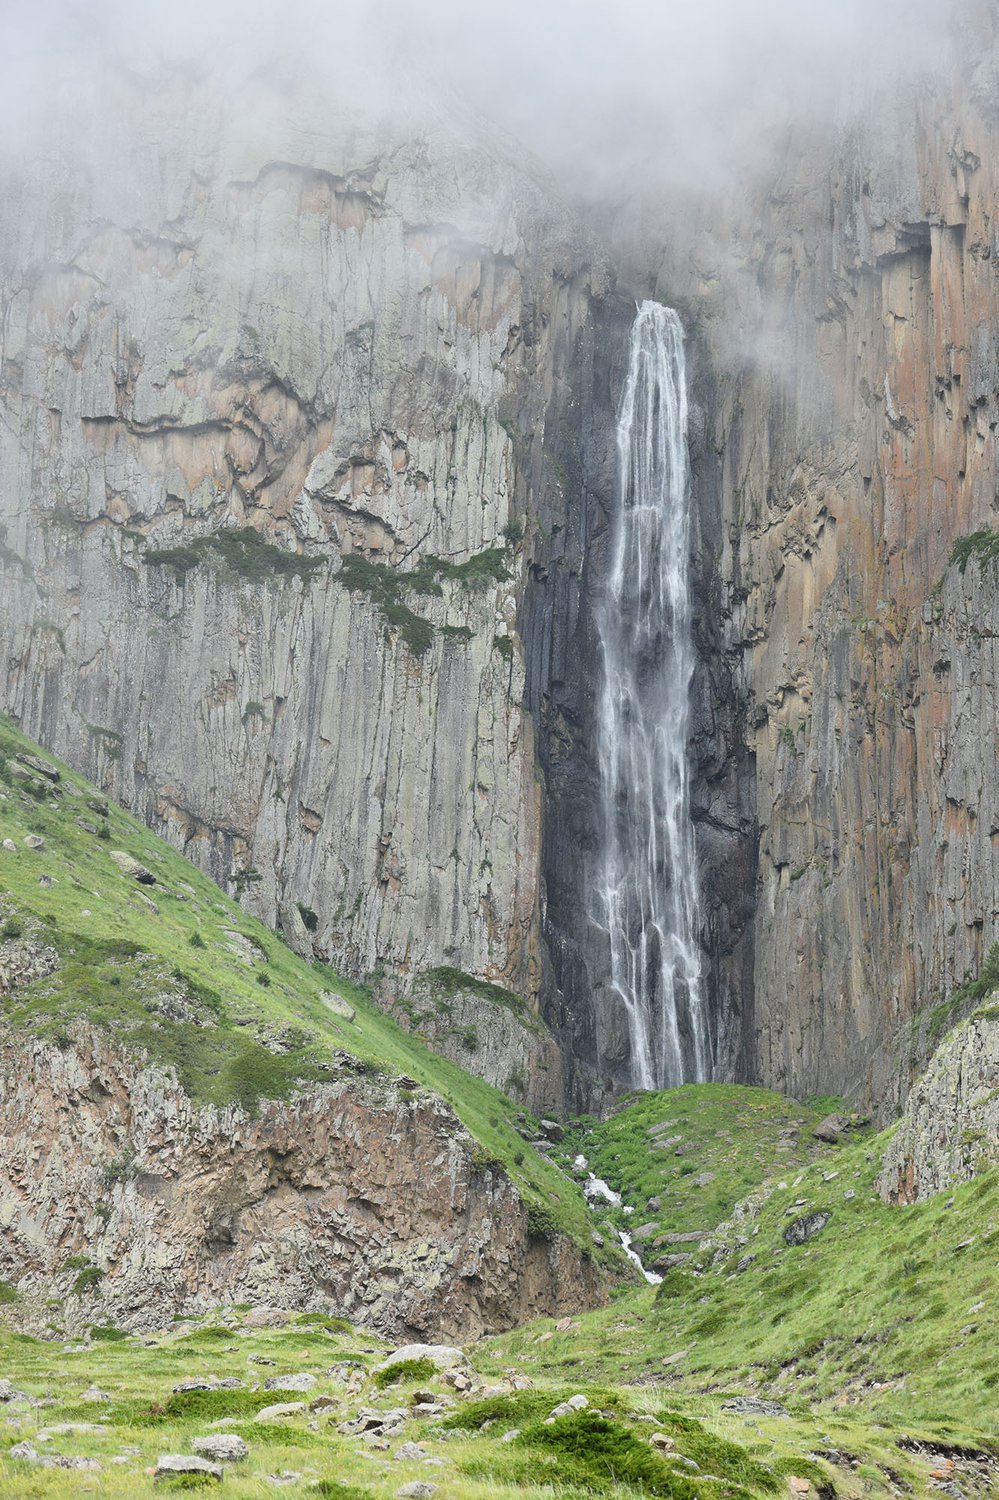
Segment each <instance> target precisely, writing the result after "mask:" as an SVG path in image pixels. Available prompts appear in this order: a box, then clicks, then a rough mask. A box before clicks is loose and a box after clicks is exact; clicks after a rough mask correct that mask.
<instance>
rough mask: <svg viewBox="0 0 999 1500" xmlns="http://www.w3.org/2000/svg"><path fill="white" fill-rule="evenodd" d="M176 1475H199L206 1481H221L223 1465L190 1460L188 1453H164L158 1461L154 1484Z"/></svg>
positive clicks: (207, 1461) (206, 1460) (154, 1473)
mask: <svg viewBox="0 0 999 1500" xmlns="http://www.w3.org/2000/svg"><path fill="white" fill-rule="evenodd" d="M174 1474H197V1475H199V1476H201V1477H203V1478H205V1479H221V1478H222V1465H221V1464H213V1463H211V1462H210V1461H209V1460H208V1459H207V1458H190V1457H189V1456H188V1455H187V1454H186V1453H162V1454H161V1455H160V1457H159V1458H158V1459H157V1460H156V1468H155V1469H154V1471H153V1482H154V1483H155V1482H156V1481H157V1480H158V1479H167V1478H170V1477H171V1476H173V1475H174Z"/></svg>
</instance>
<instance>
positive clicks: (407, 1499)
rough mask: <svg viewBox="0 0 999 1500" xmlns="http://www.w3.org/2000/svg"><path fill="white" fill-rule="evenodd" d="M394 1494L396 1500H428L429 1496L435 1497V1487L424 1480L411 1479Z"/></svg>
mask: <svg viewBox="0 0 999 1500" xmlns="http://www.w3.org/2000/svg"><path fill="white" fill-rule="evenodd" d="M395 1493H396V1500H430V1496H431V1495H436V1493H437V1486H436V1485H435V1484H430V1483H428V1481H427V1480H425V1479H413V1480H411V1481H410V1483H409V1484H404V1485H403V1486H402V1487H401V1489H398V1490H396V1492H395Z"/></svg>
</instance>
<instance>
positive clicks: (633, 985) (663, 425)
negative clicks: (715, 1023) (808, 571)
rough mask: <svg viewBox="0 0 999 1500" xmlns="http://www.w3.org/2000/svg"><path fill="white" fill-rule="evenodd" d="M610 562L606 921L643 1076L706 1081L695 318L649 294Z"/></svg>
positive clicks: (605, 625) (603, 707)
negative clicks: (696, 823)
mask: <svg viewBox="0 0 999 1500" xmlns="http://www.w3.org/2000/svg"><path fill="white" fill-rule="evenodd" d="M617 451H618V493H617V502H618V504H617V513H616V517H615V520H614V529H613V537H612V551H611V566H610V572H609V576H608V580H607V587H606V592H605V594H604V597H603V601H602V603H601V606H600V608H599V610H598V620H597V623H598V629H599V634H600V643H601V647H602V651H603V685H602V690H601V698H600V711H599V721H598V726H599V727H598V734H599V761H600V775H601V797H602V804H603V812H604V838H603V848H602V851H601V858H600V865H599V869H598V874H597V895H598V906H599V912H598V914H597V920H598V921H599V922H600V923H601V925H602V926H604V927H605V928H606V930H607V932H608V935H609V939H610V959H611V974H610V979H611V984H612V986H613V988H614V990H615V991H616V992H617V993H618V994H619V995H620V997H621V999H622V1001H623V1003H624V1006H625V1010H626V1012H627V1016H628V1022H629V1028H630V1033H631V1070H632V1078H631V1081H632V1083H633V1084H634V1085H635V1086H636V1087H638V1088H671V1087H673V1086H674V1085H676V1084H680V1083H685V1082H696V1081H699V1080H703V1079H706V1078H707V1077H708V1076H709V1072H710V1062H711V1059H710V1044H709V1038H708V1031H707V1025H706V1019H705V1015H704V1006H703V1002H702V983H701V958H700V950H699V947H698V943H697V928H696V919H697V910H698V889H697V870H696V860H695V854H694V837H693V828H692V825H691V821H690V808H689V798H688V770H687V731H688V722H689V717H690V683H691V678H692V676H693V670H694V651H693V642H692V633H691V603H690V586H689V557H688V552H689V531H690V512H689V506H690V486H689V478H688V460H687V386H686V374H685V362H684V348H683V325H682V324H681V322H680V319H679V317H678V316H677V314H676V313H675V312H673V311H672V309H670V308H666V307H662V306H661V305H660V304H659V303H658V302H643V303H642V305H641V307H640V308H639V310H638V316H637V317H636V319H635V322H634V325H633V327H632V332H631V345H630V351H629V364H628V378H627V382H626V384H625V389H624V396H623V398H622V402H621V411H620V415H619V418H618V425H617Z"/></svg>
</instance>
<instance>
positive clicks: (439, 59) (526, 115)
mask: <svg viewBox="0 0 999 1500" xmlns="http://www.w3.org/2000/svg"><path fill="white" fill-rule="evenodd" d="M947 9H948V8H947V7H945V6H941V5H931V4H929V3H925V0H904V3H903V0H866V3H865V0H839V3H838V4H836V5H835V6H830V5H828V4H827V3H824V0H811V3H802V0H764V3H761V4H759V5H756V6H752V7H747V6H746V5H745V4H744V3H743V0H704V3H701V4H699V5H698V6H696V7H690V6H688V5H686V4H682V5H681V4H679V3H676V0H665V3H662V4H659V5H653V4H650V3H648V0H620V3H618V4H616V5H614V6H608V5H607V4H605V3H597V0H575V3H569V0H547V3H540V4H539V3H532V0H507V3H505V4H504V5H503V6H502V7H501V8H496V9H495V10H492V11H488V12H487V11H485V10H483V8H481V7H473V6H470V5H468V4H467V0H421V3H416V0H351V3H344V0H339V3H334V4H332V5H322V4H319V3H318V0H290V3H288V4H284V5H282V6H280V7H273V6H270V5H264V4H262V3H261V0H244V3H236V0H212V3H210V4H198V3H195V0H174V3H171V4H170V5H169V6H163V5H160V4H154V3H152V0H93V3H89V4H82V3H79V0H49V3H47V4H43V5H42V6H41V7H39V8H36V9H35V10H29V9H28V8H26V7H18V10H17V13H15V12H14V11H13V9H12V8H11V7H10V6H8V15H7V18H6V20H5V23H4V28H3V39H4V47H3V57H2V62H0V97H2V104H0V149H2V151H3V153H4V154H5V155H6V156H8V157H9V156H12V155H13V156H22V155H24V154H25V153H27V154H30V153H31V152H32V151H33V150H36V149H51V143H52V141H53V138H54V137H53V131H54V130H55V131H56V132H57V133H58V129H59V127H60V126H61V127H63V128H65V127H66V126H67V124H69V125H70V129H71V132H72V134H73V135H74V137H75V138H78V137H79V132H80V130H81V128H82V130H83V132H84V134H86V133H87V131H88V130H89V129H90V128H91V127H92V126H93V125H94V123H95V122H94V119H93V118H92V117H93V116H95V115H103V116H104V117H105V118H104V119H103V121H101V122H99V127H100V128H99V129H98V131H97V134H98V135H100V134H102V133H106V134H107V135H108V137H109V138H116V139H117V140H118V142H119V144H121V143H122V137H125V136H130V135H133V136H134V135H138V136H143V135H145V136H146V137H147V139H149V138H154V137H155V135H156V128H157V127H156V122H155V110H156V107H157V93H158V86H159V84H160V83H161V82H162V81H163V80H165V79H171V80H173V81H174V83H176V80H177V78H178V77H182V76H185V75H186V76H189V77H190V79H191V80H192V81H197V83H198V84H199V85H200V86H202V87H204V89H205V91H206V98H207V99H209V100H210V101H211V103H210V104H209V106H208V108H209V110H212V109H215V108H216V107H217V106H218V105H219V103H220V102H222V101H224V104H225V112H226V115H227V118H228V122H229V124H228V128H229V130H230V131H231V132H233V133H234V134H236V135H239V134H243V135H244V136H246V137H247V138H259V139H260V141H261V142H262V143H265V142H266V141H267V139H268V137H269V136H271V135H273V134H279V133H286V134H287V133H290V134H292V135H293V134H294V133H295V132H296V131H305V132H309V131H311V130H314V128H315V122H316V120H318V119H320V118H323V117H326V118H328V119H334V118H336V117H337V116H339V117H340V118H341V120H342V119H343V118H351V119H353V120H354V121H355V122H356V121H357V120H359V119H360V118H361V117H363V118H364V119H365V120H367V121H369V122H370V121H374V120H378V121H381V122H383V123H384V124H386V125H387V127H389V128H393V129H395V131H396V132H397V134H402V135H405V133H406V131H407V130H410V129H417V128H419V127H418V124H417V122H418V121H419V120H421V119H423V120H425V119H427V118H429V117H433V116H434V114H435V113H438V112H440V111H448V110H455V109H457V110H461V109H465V110H470V111H472V112H474V113H476V114H478V115H479V116H481V117H482V118H484V119H486V120H488V121H490V122H493V123H494V124H495V125H497V126H499V127H500V128H501V129H503V130H504V131H507V132H509V133H510V134H511V135H512V136H513V137H515V138H516V140H517V141H518V142H520V143H522V146H523V148H525V149H526V150H527V151H529V152H531V153H533V154H534V155H535V156H536V157H537V158H539V159H540V161H541V162H542V163H543V164H544V165H545V166H546V167H547V168H548V169H549V170H550V171H551V172H552V173H553V174H554V176H555V177H556V179H557V180H558V182H559V183H560V184H561V185H562V187H563V188H564V189H565V191H566V192H568V193H569V194H571V195H574V196H577V197H582V198H597V199H607V198H609V199H611V200H620V199H621V198H622V197H624V196H627V195H628V194H629V193H633V192H642V191H648V190H656V191H658V190H664V191H669V190H680V191H683V192H691V191H697V192H707V193H712V192H723V191H726V190H727V189H728V188H729V187H730V186H731V184H732V183H733V182H735V181H738V180H739V179H740V178H741V177H743V176H744V175H745V174H746V173H747V172H754V171H756V170H757V169H758V168H759V167H760V166H761V165H765V164H766V163H767V162H768V161H769V160H770V158H771V157H772V155H773V153H774V151H775V149H778V147H779V143H780V140H781V138H782V133H783V132H785V131H786V130H787V129H788V128H789V126H790V125H792V124H796V123H797V124H805V125H808V126H811V125H813V124H816V123H819V124H821V123H823V122H824V121H826V120H830V121H832V120H834V119H842V118H843V117H844V115H845V114H847V113H848V112H849V111H850V110H851V109H854V108H859V107H861V106H862V105H863V103H864V102H865V101H867V100H869V99H870V98H871V97H876V96H877V95H878V94H879V93H890V92H891V91H892V90H894V89H895V88H897V86H898V84H899V82H900V81H904V80H906V79H907V78H908V79H913V78H920V77H921V76H922V75H924V74H926V73H928V72H930V71H932V69H933V68H934V66H935V65H936V63H937V62H939V61H940V59H941V58H942V57H943V56H944V55H945V54H946V52H947V50H948V48H949V46H950V43H951V33H952V30H953V26H954V20H953V14H950V15H948V14H947V13H946V12H947ZM116 75H118V76H128V77H130V78H131V79H132V81H133V82H134V81H135V80H136V79H138V80H139V81H140V86H139V87H138V88H137V89H136V90H135V91H134V92H133V94H132V95H131V96H130V99H129V102H128V106H127V117H124V118H123V117H118V118H115V119H114V120H113V121H111V120H109V119H108V118H107V117H108V116H109V115H110V114H111V112H112V111H113V108H114V104H113V93H114V85H113V83H112V84H111V85H109V82H108V80H109V79H113V78H114V77H115V76H116ZM109 87H110V89H111V94H110V95H109V92H108V90H109Z"/></svg>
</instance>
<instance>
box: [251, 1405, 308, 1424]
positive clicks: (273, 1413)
mask: <svg viewBox="0 0 999 1500" xmlns="http://www.w3.org/2000/svg"><path fill="white" fill-rule="evenodd" d="M304 1410H305V1402H304V1401H279V1402H277V1403H276V1404H275V1405H274V1406H262V1407H261V1408H260V1410H259V1411H258V1412H257V1415H256V1416H255V1417H254V1419H253V1420H254V1421H255V1422H275V1421H277V1419H278V1418H279V1417H295V1416H297V1415H298V1413H299V1412H300V1411H304Z"/></svg>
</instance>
